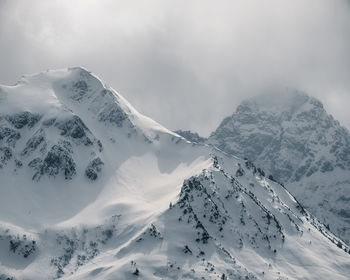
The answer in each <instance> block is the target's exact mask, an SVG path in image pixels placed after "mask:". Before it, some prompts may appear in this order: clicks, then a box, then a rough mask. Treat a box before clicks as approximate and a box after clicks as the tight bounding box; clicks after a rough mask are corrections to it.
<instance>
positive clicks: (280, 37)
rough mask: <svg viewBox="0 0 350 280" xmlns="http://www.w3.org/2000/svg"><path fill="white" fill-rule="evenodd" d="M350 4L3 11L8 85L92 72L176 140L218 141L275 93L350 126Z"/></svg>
mask: <svg viewBox="0 0 350 280" xmlns="http://www.w3.org/2000/svg"><path fill="white" fill-rule="evenodd" d="M349 3H350V2H349V1H345V0H344V1H341V0H329V1H325V0H308V1H305V0H293V1H290V0H288V1H283V0H278V1H277V0H276V1H274V0H270V1H261V0H260V1H259V0H257V1H250V0H242V1H235V0H230V1H224V0H220V1H204V0H198V1H189V0H186V1H179V0H177V1H170V0H169V1H164V0H163V1H153V0H147V1H133V0H128V1H116V0H110V1H109V0H106V1H102V0H95V1H88V0H50V1H48V0H43V1H37V0H30V1H28V0H23V1H17V0H0V83H1V84H13V83H15V81H17V80H18V79H19V78H20V76H21V75H22V74H25V73H33V72H39V71H42V70H46V69H57V68H66V67H70V66H83V67H85V68H87V69H88V70H90V71H92V72H94V73H95V74H96V75H98V76H99V77H100V78H102V79H103V80H104V81H106V82H107V83H108V84H109V85H111V86H112V87H113V88H114V89H116V90H117V91H118V92H119V93H120V94H122V95H123V96H124V97H125V98H126V99H128V100H129V102H130V103H132V104H133V105H134V106H135V107H136V109H138V110H139V111H140V112H141V113H144V114H146V115H148V116H150V117H152V118H153V119H155V120H156V121H158V122H159V123H161V124H163V125H165V126H166V127H168V128H170V129H178V128H182V129H191V130H194V131H197V132H199V133H200V134H202V135H205V136H206V135H208V134H209V133H210V132H211V131H212V130H214V129H215V128H216V127H217V125H218V124H219V123H220V121H221V120H222V119H223V118H224V117H225V116H227V115H231V114H232V112H233V111H234V110H235V108H236V107H237V105H238V104H239V102H240V101H242V100H243V99H244V98H246V97H250V96H254V95H257V94H260V93H262V92H266V91H268V90H270V89H275V88H281V89H282V88H285V87H289V88H296V89H299V90H303V91H306V92H308V93H309V94H310V95H313V96H315V97H318V98H319V99H320V100H321V101H322V102H323V103H324V104H325V107H326V109H327V110H328V111H329V112H330V113H331V114H333V116H334V117H335V118H337V119H338V120H340V122H341V123H342V124H343V125H345V126H347V127H348V128H349V127H350V109H349V107H350V4H349Z"/></svg>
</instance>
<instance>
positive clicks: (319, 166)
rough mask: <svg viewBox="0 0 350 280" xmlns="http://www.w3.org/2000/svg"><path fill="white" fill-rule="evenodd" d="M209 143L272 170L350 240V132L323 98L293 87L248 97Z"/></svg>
mask: <svg viewBox="0 0 350 280" xmlns="http://www.w3.org/2000/svg"><path fill="white" fill-rule="evenodd" d="M209 142H210V143H212V144H214V145H216V146H218V147H219V148H220V149H222V150H224V151H226V152H228V153H231V154H235V155H238V156H241V157H247V158H248V159H250V160H252V161H253V162H255V163H256V164H257V165H258V166H260V167H262V168H263V169H264V171H266V172H267V174H266V175H269V174H272V175H273V178H275V179H276V180H277V181H280V182H283V183H284V184H286V186H287V188H288V189H289V190H290V191H291V192H292V193H293V194H294V195H295V196H296V197H297V198H298V199H299V200H300V201H301V202H302V203H303V204H304V205H306V206H307V208H308V209H310V210H311V212H312V213H314V214H316V216H317V217H318V218H320V219H321V220H322V222H324V223H326V224H329V226H330V228H331V230H332V231H333V232H334V233H336V234H338V235H339V236H341V237H342V238H343V239H344V240H346V241H347V242H350V205H349V203H348V202H349V201H350V196H349V191H350V172H349V171H350V134H349V132H348V130H347V129H345V128H344V127H342V126H340V124H339V122H338V121H336V120H334V119H333V117H332V116H330V115H328V114H327V113H326V111H325V110H324V108H323V105H322V103H321V102H320V101H318V100H317V99H315V98H312V97H310V96H308V95H306V94H304V93H300V92H287V91H286V92H282V93H280V92H279V93H273V94H269V95H261V96H259V97H257V98H253V99H250V100H246V101H244V102H243V103H242V104H241V105H239V106H238V108H237V110H236V112H235V113H234V114H233V115H232V116H231V117H228V118H226V119H224V120H223V122H222V123H221V125H220V126H219V127H218V129H217V130H216V131H215V132H214V133H213V134H212V135H211V136H210V138H209Z"/></svg>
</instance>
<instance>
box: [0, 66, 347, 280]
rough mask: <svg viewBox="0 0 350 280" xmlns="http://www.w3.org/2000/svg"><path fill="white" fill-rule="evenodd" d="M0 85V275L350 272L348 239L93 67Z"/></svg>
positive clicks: (247, 165) (257, 172) (249, 166)
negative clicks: (158, 116) (139, 103)
mask: <svg viewBox="0 0 350 280" xmlns="http://www.w3.org/2000/svg"><path fill="white" fill-rule="evenodd" d="M0 88H1V92H0V107H1V108H2V107H3V108H5V107H6V108H7V111H6V112H5V113H3V115H1V119H0V132H2V133H3V134H1V135H2V136H1V137H0V148H1V149H3V150H4V151H5V150H6V148H7V149H8V150H9V151H10V152H11V156H10V157H9V158H8V159H6V158H5V157H4V156H3V155H1V159H6V162H4V164H3V166H2V168H1V169H0V181H1V184H0V192H1V193H2V194H3V195H2V196H0V202H1V203H0V279H12V280H14V279H48V278H50V279H58V278H61V279H132V278H137V277H139V278H142V279H157V278H158V279H186V278H187V279H201V278H205V279H263V278H268V279H279V280H281V279H290V278H292V279H305V278H306V279H321V278H322V277H327V278H330V277H335V278H337V279H346V278H347V275H348V274H349V272H350V267H349V266H348V260H349V256H350V249H349V247H348V246H347V245H346V244H345V243H344V242H343V241H342V240H340V239H339V238H337V237H336V236H334V235H333V234H332V233H331V232H330V231H329V230H328V229H327V228H326V227H325V226H323V225H322V224H321V223H319V222H318V221H317V219H316V218H314V217H313V216H312V215H311V214H309V213H308V211H307V210H305V209H303V207H301V205H300V204H299V203H298V202H297V200H296V199H294V197H293V196H292V195H291V194H290V193H289V192H288V191H287V190H286V189H285V188H284V187H282V186H281V185H280V184H278V183H276V182H274V181H272V180H269V179H267V178H266V177H265V176H264V174H263V172H262V170H261V169H260V168H257V167H255V165H254V164H253V163H252V162H250V161H248V160H243V159H240V158H237V157H235V156H232V155H229V154H227V153H225V152H222V151H220V150H219V149H217V148H216V147H213V146H211V145H208V144H206V143H193V142H191V141H187V140H186V139H185V138H184V137H182V136H180V135H178V134H176V133H174V132H171V131H169V130H167V129H166V128H163V127H162V126H161V125H159V124H158V123H156V122H154V121H153V120H151V119H149V118H147V117H144V116H142V115H141V114H139V113H138V112H137V111H136V110H135V109H134V108H133V107H132V106H131V105H130V104H129V103H128V102H127V101H126V100H124V99H123V98H122V97H121V96H120V95H119V94H118V93H117V92H115V91H114V90H113V89H111V88H109V87H107V86H105V85H104V83H103V82H101V80H99V79H98V78H95V76H94V75H93V74H91V73H89V72H88V71H86V70H83V69H81V68H71V69H65V70H55V71H47V72H44V73H40V74H36V75H29V76H26V77H24V78H23V79H22V81H21V82H20V83H18V84H17V85H15V86H13V87H6V86H1V87H0ZM19 96H25V97H23V98H22V99H19ZM33 98H34V100H33ZM17 99H18V102H16V100H17ZM11 102H12V103H11ZM3 150H1V151H3ZM4 155H5V156H6V153H4ZM17 159H19V160H20V161H21V163H22V165H21V166H17V167H16V160H17ZM73 163H74V165H73ZM73 166H74V168H73ZM37 173H38V174H39V177H38V176H35V174H37ZM33 175H34V177H33Z"/></svg>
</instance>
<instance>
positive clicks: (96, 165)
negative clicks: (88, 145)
mask: <svg viewBox="0 0 350 280" xmlns="http://www.w3.org/2000/svg"><path fill="white" fill-rule="evenodd" d="M103 165H104V163H103V161H102V160H101V159H100V158H95V159H94V160H93V161H91V162H90V163H89V165H88V167H87V168H86V170H85V175H86V177H88V178H89V179H90V180H91V181H95V180H96V179H97V178H98V174H99V173H100V172H101V171H102V166H103Z"/></svg>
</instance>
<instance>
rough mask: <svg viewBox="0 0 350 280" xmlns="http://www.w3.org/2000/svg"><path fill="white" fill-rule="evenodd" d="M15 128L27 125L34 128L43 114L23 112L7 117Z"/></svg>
mask: <svg viewBox="0 0 350 280" xmlns="http://www.w3.org/2000/svg"><path fill="white" fill-rule="evenodd" d="M5 118H6V119H7V121H8V122H9V123H11V124H12V125H13V126H14V127H15V128H17V129H21V128H23V127H25V126H28V127H29V128H32V127H33V126H34V125H35V124H36V123H37V122H38V121H39V120H40V119H41V115H39V114H33V113H30V112H21V113H17V114H14V115H8V116H6V117H5Z"/></svg>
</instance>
